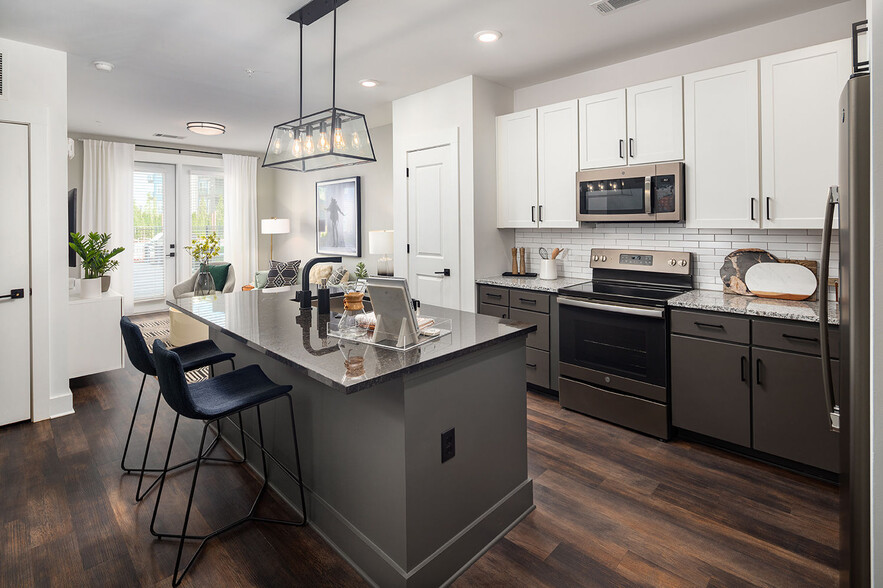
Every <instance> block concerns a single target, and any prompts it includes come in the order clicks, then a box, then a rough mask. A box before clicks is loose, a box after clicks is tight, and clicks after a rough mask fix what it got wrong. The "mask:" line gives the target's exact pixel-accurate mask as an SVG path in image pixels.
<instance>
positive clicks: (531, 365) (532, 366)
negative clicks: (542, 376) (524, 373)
mask: <svg viewBox="0 0 883 588" xmlns="http://www.w3.org/2000/svg"><path fill="white" fill-rule="evenodd" d="M524 365H526V366H527V367H529V368H531V369H534V370H535V369H537V364H535V363H526V364H524Z"/></svg>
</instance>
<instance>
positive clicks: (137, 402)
mask: <svg viewBox="0 0 883 588" xmlns="http://www.w3.org/2000/svg"><path fill="white" fill-rule="evenodd" d="M146 381H147V374H144V376H143V377H142V378H141V389H140V390H138V399H137V400H135V410H134V411H133V412H132V422H131V423H129V434H128V435H127V436H126V447H125V449H123V458H122V459H121V460H120V468H121V469H122V470H123V471H124V472H133V471H135V470H134V469H133V468H128V467H126V454H128V453H129V442H130V441H131V440H132V430H133V429H134V428H135V417H137V416H138V407H139V406H140V405H141V396H142V395H143V394H144V383H145V382H146Z"/></svg>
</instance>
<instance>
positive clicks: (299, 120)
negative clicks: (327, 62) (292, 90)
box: [295, 23, 304, 140]
mask: <svg viewBox="0 0 883 588" xmlns="http://www.w3.org/2000/svg"><path fill="white" fill-rule="evenodd" d="M298 38H299V39H300V49H298V53H299V55H300V65H298V66H297V73H298V78H299V79H298V82H297V91H298V93H299V94H300V98H299V101H300V112H299V113H298V115H297V125H298V126H300V125H301V123H303V121H304V23H300V32H299V33H298ZM297 139H298V137H295V140H297Z"/></svg>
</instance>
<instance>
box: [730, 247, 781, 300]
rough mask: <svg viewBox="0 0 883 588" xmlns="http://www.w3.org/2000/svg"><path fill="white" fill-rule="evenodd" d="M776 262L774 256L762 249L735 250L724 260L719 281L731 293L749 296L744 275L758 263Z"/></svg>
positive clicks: (776, 259)
mask: <svg viewBox="0 0 883 588" xmlns="http://www.w3.org/2000/svg"><path fill="white" fill-rule="evenodd" d="M778 261H779V259H778V258H777V257H776V256H775V255H773V254H772V253H770V252H769V251H764V250H763V249H737V250H736V251H733V252H732V253H730V254H729V255H727V256H726V257H725V258H724V264H723V265H722V266H721V270H720V274H721V280H723V282H724V286H725V287H726V288H729V289H730V291H731V293H736V294H742V295H748V296H750V295H751V294H752V293H751V292H749V288H747V287H746V286H745V273H746V272H747V271H748V270H749V269H750V268H751V267H752V266H754V265H756V264H758V263H777V262H778ZM724 291H725V292H726V291H727V290H724Z"/></svg>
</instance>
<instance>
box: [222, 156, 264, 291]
mask: <svg viewBox="0 0 883 588" xmlns="http://www.w3.org/2000/svg"><path fill="white" fill-rule="evenodd" d="M257 174H258V158H257V157H251V156H247V155H230V154H226V153H225V154H224V261H226V262H227V263H230V264H232V265H233V268H234V270H235V271H236V275H237V276H242V278H241V280H242V283H243V284H247V283H249V282H251V281H252V280H253V279H254V274H255V272H256V271H257V269H258V264H257V257H258V236H257V231H258V204H257V198H258V189H257Z"/></svg>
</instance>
